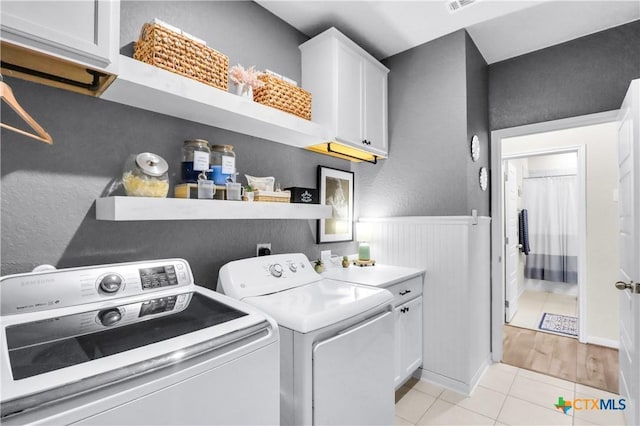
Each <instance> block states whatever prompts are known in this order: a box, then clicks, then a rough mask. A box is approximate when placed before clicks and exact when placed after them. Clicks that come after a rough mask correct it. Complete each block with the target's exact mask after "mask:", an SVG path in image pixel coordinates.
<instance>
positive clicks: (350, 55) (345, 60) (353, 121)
mask: <svg viewBox="0 0 640 426" xmlns="http://www.w3.org/2000/svg"><path fill="white" fill-rule="evenodd" d="M337 58H338V65H337V72H338V75H337V78H336V81H337V88H336V94H337V105H336V109H335V111H334V114H337V116H336V120H335V121H336V123H337V126H336V127H337V128H336V132H337V134H336V138H337V139H338V140H340V141H343V142H349V143H352V144H358V145H360V144H362V140H363V139H364V138H363V128H362V115H363V102H362V100H363V96H362V76H363V69H362V65H363V61H362V58H361V57H360V56H359V55H358V54H356V53H355V52H354V51H353V50H351V49H349V48H348V47H346V46H343V45H342V44H340V43H338V49H337Z"/></svg>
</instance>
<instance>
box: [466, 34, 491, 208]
mask: <svg viewBox="0 0 640 426" xmlns="http://www.w3.org/2000/svg"><path fill="white" fill-rule="evenodd" d="M465 53H466V70H467V73H466V77H467V152H466V156H465V158H466V162H467V214H470V211H471V210H472V209H476V210H477V211H478V214H479V215H482V216H489V209H490V199H489V189H487V190H486V191H482V190H481V189H480V183H479V176H480V168H481V167H486V168H487V170H489V166H490V163H491V155H490V153H489V146H490V143H489V68H488V67H487V62H486V61H485V60H484V58H483V57H482V54H480V51H479V50H478V48H477V47H476V45H475V43H474V42H473V40H472V39H471V37H469V34H467V33H465ZM473 135H477V136H478V139H479V140H480V158H479V159H478V160H477V161H475V162H474V161H473V160H472V159H471V138H473ZM488 187H489V185H488V186H487V188H488Z"/></svg>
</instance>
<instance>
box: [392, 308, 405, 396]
mask: <svg viewBox="0 0 640 426" xmlns="http://www.w3.org/2000/svg"><path fill="white" fill-rule="evenodd" d="M401 308H402V306H398V307H397V308H395V309H394V310H393V320H394V322H395V329H394V340H393V347H394V351H393V385H394V386H395V388H396V389H397V388H398V386H399V385H400V383H402V380H403V379H404V368H403V366H402V357H403V354H404V351H403V350H402V340H403V338H402V334H403V332H402V329H403V323H402V315H403V313H402V311H401V310H400V309H401Z"/></svg>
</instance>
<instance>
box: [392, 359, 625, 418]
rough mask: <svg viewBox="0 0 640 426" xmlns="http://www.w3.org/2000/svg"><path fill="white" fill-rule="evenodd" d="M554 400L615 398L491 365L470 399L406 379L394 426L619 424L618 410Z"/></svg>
mask: <svg viewBox="0 0 640 426" xmlns="http://www.w3.org/2000/svg"><path fill="white" fill-rule="evenodd" d="M558 397H563V398H564V400H565V401H573V400H574V399H576V398H587V399H601V398H602V399H609V398H612V399H615V400H616V401H617V400H618V398H619V396H618V395H616V394H613V393H609V392H605V391H602V390H600V389H595V388H591V387H588V386H583V385H580V384H576V383H573V382H569V381H566V380H562V379H558V378H555V377H551V376H546V375H544V374H540V373H536V372H533V371H529V370H524V369H521V368H517V367H513V366H510V365H507V364H501V363H499V364H493V365H492V366H491V367H489V369H488V370H487V371H486V372H485V374H484V375H483V377H482V379H481V380H480V384H479V385H478V387H476V389H475V390H474V392H473V394H472V395H471V396H470V397H465V396H464V395H460V394H458V393H455V392H452V391H449V390H446V389H444V388H441V387H439V386H435V385H433V384H430V383H427V382H423V381H419V380H415V379H411V380H410V381H409V382H408V383H407V384H406V385H404V386H403V387H402V388H400V389H398V391H397V392H396V425H594V424H595V425H624V424H625V422H624V415H623V414H622V412H621V411H611V410H578V411H574V409H573V408H572V409H570V410H569V411H568V413H567V414H564V413H563V412H562V411H560V410H558V409H557V408H556V407H554V404H556V403H557V402H558Z"/></svg>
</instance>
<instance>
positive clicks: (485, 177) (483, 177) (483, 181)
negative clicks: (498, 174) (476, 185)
mask: <svg viewBox="0 0 640 426" xmlns="http://www.w3.org/2000/svg"><path fill="white" fill-rule="evenodd" d="M488 183H489V174H488V172H487V168H486V167H481V168H480V189H482V190H483V191H486V190H487V184H488Z"/></svg>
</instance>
